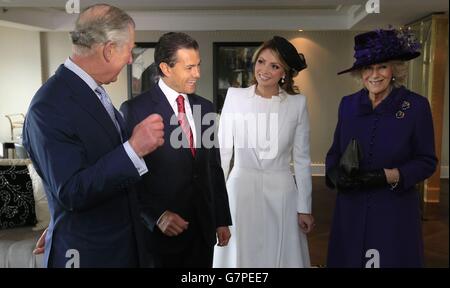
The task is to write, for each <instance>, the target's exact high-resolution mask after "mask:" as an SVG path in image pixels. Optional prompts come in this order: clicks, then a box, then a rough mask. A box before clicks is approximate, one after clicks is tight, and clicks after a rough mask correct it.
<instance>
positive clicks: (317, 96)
mask: <svg viewBox="0 0 450 288" xmlns="http://www.w3.org/2000/svg"><path fill="white" fill-rule="evenodd" d="M187 33H188V34H189V35H191V36H192V37H194V38H195V39H196V40H197V41H198V43H199V45H200V53H201V58H202V65H201V69H202V78H201V79H200V81H199V87H198V90H197V92H198V94H199V95H201V96H203V97H205V98H208V99H210V100H212V99H213V67H212V62H213V42H227V41H228V42H252V41H258V42H260V41H264V40H267V39H270V38H272V37H273V35H280V36H283V37H286V38H287V39H289V40H291V42H292V43H293V44H294V45H295V46H296V48H297V50H298V51H300V52H302V53H303V54H304V55H305V58H306V62H307V64H308V69H306V70H303V71H302V72H301V73H300V75H299V76H298V77H297V78H296V84H297V86H299V88H300V90H301V92H302V93H303V94H305V95H306V96H307V98H308V108H309V113H310V120H311V158H312V161H313V162H314V163H323V162H324V159H325V154H326V152H327V151H328V148H329V146H330V145H331V141H332V135H333V131H334V128H335V125H336V121H337V107H338V105H339V101H340V99H341V97H342V96H345V95H347V94H350V93H352V92H354V91H356V90H357V89H358V86H357V84H356V83H355V82H354V81H353V80H352V79H351V78H350V77H349V76H347V75H343V76H337V75H336V73H337V72H338V71H340V70H343V69H345V68H348V67H350V66H351V64H352V63H353V37H354V35H355V32H350V31H323V32H319V31H317V32H302V33H300V32H286V31H266V32H261V31H217V32H215V31H208V32H187ZM161 34H162V33H158V32H139V31H138V33H137V36H136V41H137V42H156V41H157V40H158V38H159V36H160V35H161ZM337 55H339V56H337Z"/></svg>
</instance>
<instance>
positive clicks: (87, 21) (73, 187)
mask: <svg viewBox="0 0 450 288" xmlns="http://www.w3.org/2000/svg"><path fill="white" fill-rule="evenodd" d="M134 37H135V32H134V21H133V20H132V19H131V17H130V16H129V15H127V14H126V13H125V12H123V11H122V10H120V9H118V8H116V7H113V6H109V5H105V4H99V5H94V6H91V7H89V8H87V9H86V10H84V11H83V12H82V13H81V14H80V16H79V18H78V19H77V22H76V27H75V30H74V31H73V32H71V38H72V43H73V54H72V56H71V57H70V58H68V59H67V60H66V61H65V63H64V64H63V65H61V66H60V67H59V68H58V70H57V71H56V73H55V75H53V76H52V77H51V78H50V79H49V80H48V81H47V82H46V83H45V84H44V85H43V86H42V87H41V88H40V89H39V91H38V92H37V93H36V95H35V96H34V98H33V100H32V102H31V104H30V108H29V110H28V113H27V117H26V122H25V126H24V133H23V134H24V145H25V147H26V149H27V151H28V152H29V154H30V157H31V160H32V161H33V164H34V165H35V166H36V170H37V172H38V173H39V175H40V176H41V177H42V179H43V181H44V186H45V190H46V193H47V197H48V200H49V209H50V213H51V221H50V225H49V227H48V230H47V234H46V237H45V255H44V259H45V264H46V266H47V267H136V266H139V264H140V263H139V255H140V254H141V253H140V250H139V247H141V245H140V242H139V241H140V239H142V236H140V234H139V232H140V225H141V224H140V223H139V221H138V220H137V219H138V216H137V215H136V214H135V213H136V212H137V209H136V207H137V200H136V197H135V193H134V191H132V190H130V189H129V188H127V187H128V186H130V184H132V183H134V182H137V181H138V180H139V179H140V178H141V175H143V174H145V173H147V166H146V164H145V162H144V160H143V158H142V157H143V156H145V155H147V154H149V153H151V152H152V151H153V150H155V149H156V148H157V147H159V146H160V145H162V144H163V141H164V140H163V134H164V132H163V123H162V119H161V117H160V116H159V115H149V116H148V117H146V118H145V119H143V120H142V121H141V122H140V123H139V124H138V125H137V126H136V127H135V129H134V130H133V131H132V134H131V135H128V132H127V131H126V129H125V125H124V121H123V119H122V116H121V115H120V113H118V111H117V110H116V109H115V108H114V106H113V105H112V104H111V100H110V99H109V96H108V94H107V93H106V91H105V89H104V88H103V87H102V85H103V84H108V83H111V82H114V81H116V80H117V75H118V74H119V72H120V71H121V70H122V68H123V67H124V66H125V65H126V64H129V63H131V61H132V57H131V50H132V48H133V46H134ZM149 168H150V167H149ZM150 169H151V168H150Z"/></svg>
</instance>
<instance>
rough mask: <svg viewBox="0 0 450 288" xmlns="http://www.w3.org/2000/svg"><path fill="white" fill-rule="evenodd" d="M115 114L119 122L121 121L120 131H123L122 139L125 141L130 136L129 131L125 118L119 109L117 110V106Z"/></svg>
mask: <svg viewBox="0 0 450 288" xmlns="http://www.w3.org/2000/svg"><path fill="white" fill-rule="evenodd" d="M114 115H115V116H116V119H117V122H118V123H119V127H120V132H121V133H122V140H123V142H125V141H127V140H128V138H129V137H130V136H129V135H128V131H127V128H126V125H125V120H124V119H123V117H122V114H121V113H120V112H119V111H117V109H116V108H115V107H114Z"/></svg>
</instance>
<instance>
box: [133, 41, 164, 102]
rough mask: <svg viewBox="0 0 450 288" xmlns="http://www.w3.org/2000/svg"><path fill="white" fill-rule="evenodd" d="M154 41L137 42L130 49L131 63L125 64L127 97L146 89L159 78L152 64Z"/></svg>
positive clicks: (134, 95)
mask: <svg viewBox="0 0 450 288" xmlns="http://www.w3.org/2000/svg"><path fill="white" fill-rule="evenodd" d="M155 46H156V43H153V42H138V43H136V45H135V47H134V48H133V50H132V57H133V63H132V64H129V65H127V83H128V84H127V85H128V99H131V98H133V97H136V96H137V95H139V94H141V93H142V92H144V91H146V90H148V89H149V88H150V87H151V86H152V85H153V83H155V82H157V81H158V79H159V74H158V69H157V67H156V66H155V65H154V54H155Z"/></svg>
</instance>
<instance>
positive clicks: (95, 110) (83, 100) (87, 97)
mask: <svg viewBox="0 0 450 288" xmlns="http://www.w3.org/2000/svg"><path fill="white" fill-rule="evenodd" d="M55 75H56V76H57V77H59V78H61V79H63V80H64V81H65V82H66V83H67V86H69V88H70V90H71V91H72V92H73V93H72V94H71V97H72V99H73V100H75V102H77V103H78V105H80V106H81V107H82V108H83V109H84V110H86V112H88V113H89V114H90V115H91V117H92V118H94V119H95V120H96V121H97V122H98V123H99V124H100V126H102V127H103V129H104V130H105V131H106V133H107V134H108V136H109V137H110V138H111V141H113V143H116V142H120V135H119V133H118V131H117V129H116V126H114V123H113V122H112V120H111V117H109V115H108V112H106V109H105V107H103V105H102V103H101V102H100V100H99V99H98V97H97V95H96V94H95V92H94V91H92V90H91V88H89V86H88V85H87V84H86V83H85V82H84V81H83V80H82V79H81V78H80V77H78V75H76V74H75V73H73V72H72V71H70V70H69V69H67V68H66V67H65V66H64V65H60V66H59V68H58V70H57V71H56V73H55ZM114 110H115V109H114Z"/></svg>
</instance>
